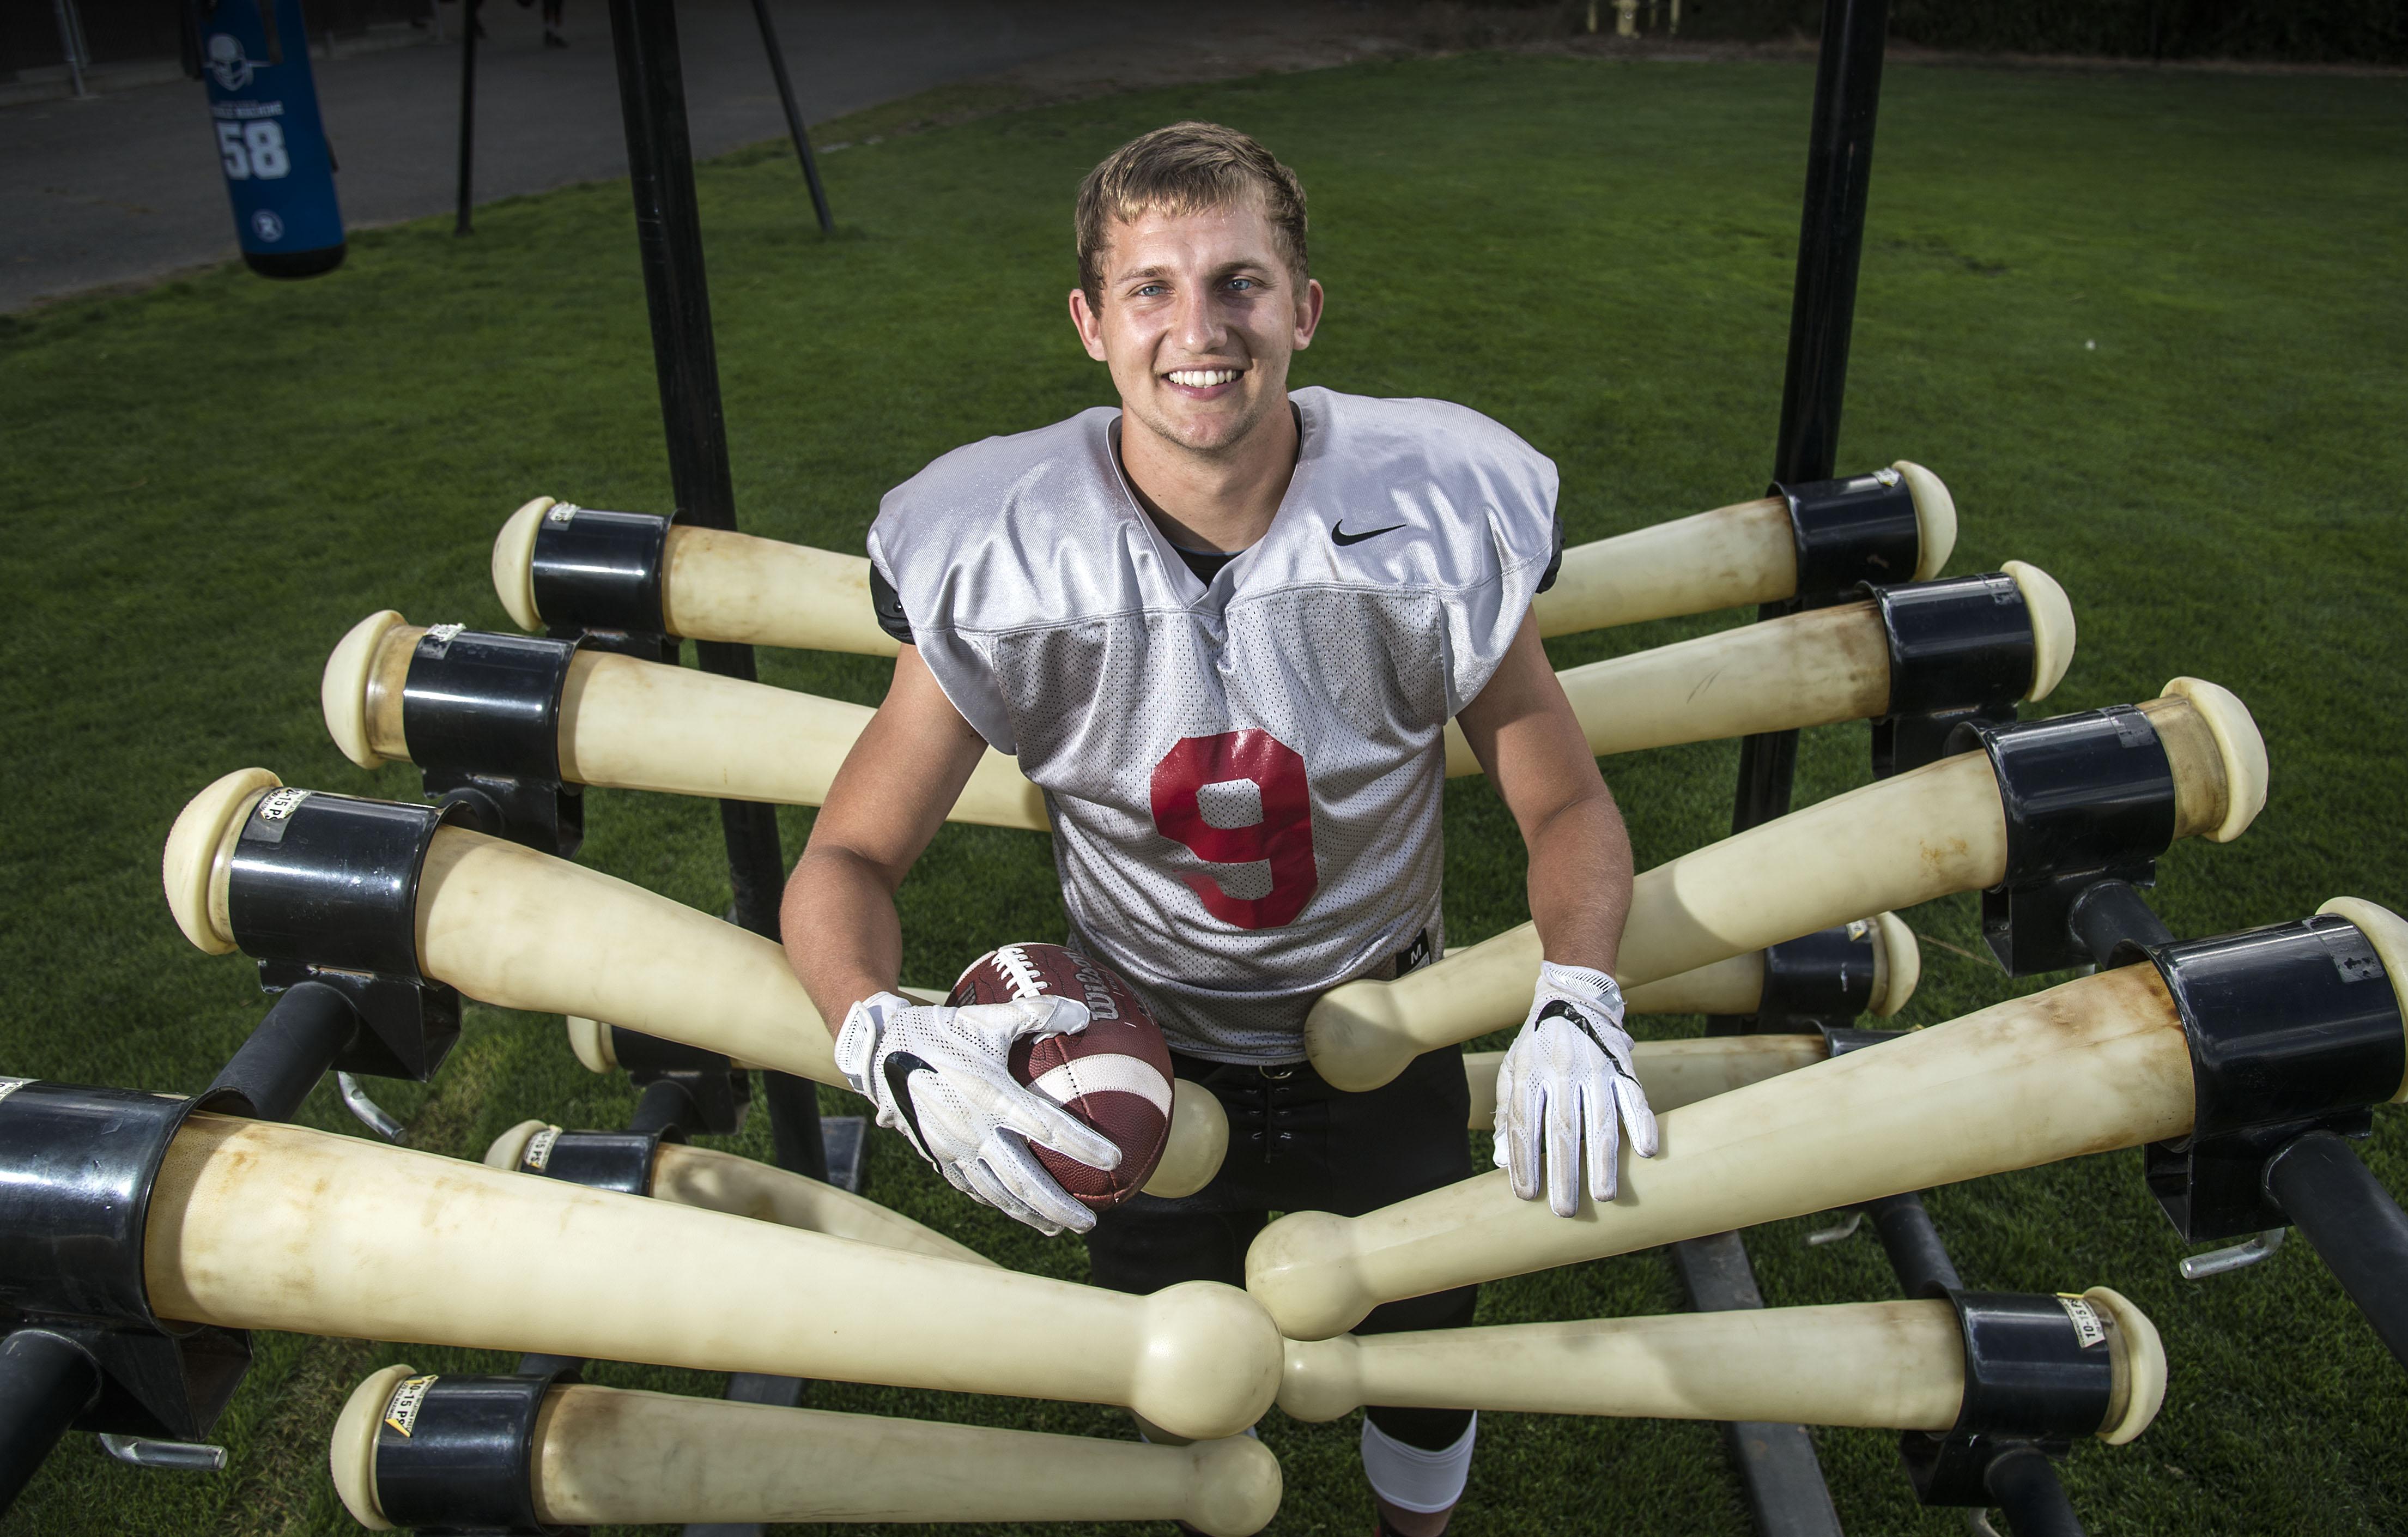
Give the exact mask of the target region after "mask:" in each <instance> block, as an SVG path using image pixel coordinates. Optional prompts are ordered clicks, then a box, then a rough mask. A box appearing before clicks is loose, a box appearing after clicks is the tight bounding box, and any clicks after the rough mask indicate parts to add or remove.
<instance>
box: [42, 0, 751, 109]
mask: <svg viewBox="0 0 2408 1537" xmlns="http://www.w3.org/2000/svg"><path fill="white" fill-rule="evenodd" d="M756 3H757V0H756ZM51 9H52V10H53V11H55V12H56V13H57V19H58V23H59V51H60V52H61V53H64V54H65V55H66V61H67V81H68V83H69V84H70V85H71V86H73V87H74V94H75V99H76V100H78V101H83V100H85V99H87V98H89V97H90V96H91V95H92V92H91V90H90V88H88V87H87V86H85V84H84V83H83V72H84V71H85V70H87V69H89V68H91V67H92V50H91V49H89V48H87V47H86V46H85V45H84V40H83V18H82V17H80V16H79V15H77V14H76V7H75V0H51Z"/></svg>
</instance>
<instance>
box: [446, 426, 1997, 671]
mask: <svg viewBox="0 0 2408 1537" xmlns="http://www.w3.org/2000/svg"><path fill="white" fill-rule="evenodd" d="M1891 468H1893V469H1895V470H1896V471H1898V473H1899V475H1901V476H1903V477H1905V479H1906V482H1907V488H1908V491H1909V492H1910V494H1911V495H1912V496H1914V514H1915V523H1916V527H1917V532H1918V534H1919V536H1920V549H1919V553H1918V557H1917V560H1916V563H1915V568H1914V581H1917V582H1928V581H1929V580H1930V579H1931V578H1933V577H1935V576H1937V575H1939V574H1940V570H1941V567H1942V566H1944V565H1945V564H1946V563H1947V560H1948V554H1949V552H1950V551H1951V550H1953V549H1954V548H1955V547H1956V543H1957V504H1956V502H1955V500H1954V499H1953V498H1952V497H1951V496H1949V494H1948V488H1947V487H1946V486H1945V485H1943V484H1942V483H1941V480H1940V477H1939V476H1937V475H1934V474H1933V473H1931V471H1929V470H1928V469H1926V468H1924V467H1922V466H1921V465H1917V464H1911V463H1909V462H1907V461H1906V460H1903V459H1901V460H1899V462H1898V463H1897V464H1895V465H1893V466H1892V467H1891ZM552 506H553V501H552V497H550V496H538V497H536V498H535V499H534V500H532V501H530V502H528V503H527V504H526V505H525V506H523V507H522V508H520V509H519V510H517V511H516V512H514V513H512V514H511V515H510V517H509V522H507V523H505V524H503V525H502V531H501V533H500V534H499V535H498V536H497V537H496V538H495V540H494V555H493V573H494V594H495V596H497V597H499V598H500V599H501V600H502V607H503V608H505V609H507V610H509V615H510V618H511V619H513V620H514V621H516V622H517V624H518V626H519V627H520V628H521V629H523V630H540V629H542V628H543V627H544V619H543V616H542V614H541V613H539V612H538V610H537V608H536V601H535V577H534V564H533V563H534V557H535V540H536V532H537V530H538V527H539V526H540V525H541V524H542V520H543V515H544V514H545V513H546V512H548V511H550V510H552ZM663 554H664V569H663V571H662V574H661V610H662V617H663V618H664V619H665V620H666V621H667V625H668V627H669V633H670V634H672V635H681V636H684V637H686V638H687V639H694V640H731V641H738V642H749V643H751V644H753V645H756V646H787V647H795V648H798V649H804V650H817V651H849V652H860V653H865V654H869V655H874V656H892V655H894V654H895V653H896V649H897V648H896V643H895V640H894V639H893V638H892V637H890V636H889V635H887V634H886V632H885V631H883V630H882V629H880V628H879V627H878V623H877V620H876V619H875V618H874V617H873V616H872V614H871V611H870V606H869V562H868V561H867V559H865V558H864V557H862V556H860V555H846V554H839V553H836V552H834V551H831V550H815V549H812V548H810V546H808V545H799V544H783V543H781V542H779V541H778V540H776V539H760V538H756V537H754V536H753V535H750V534H736V533H728V532H725V531H724V530H720V529H715V528H695V527H691V526H688V525H685V524H670V526H669V530H668V537H667V542H666V546H665V548H664V551H663ZM1900 580H1905V579H1904V578H1903V577H1901V578H1900ZM1797 590H1798V550H1797V543H1796V539H1795V537H1794V535H1793V533H1792V531H1791V529H1790V525H1789V513H1788V510H1787V508H1786V506H1785V504H1784V503H1783V502H1782V500H1781V499H1780V498H1779V497H1777V496H1761V497H1758V498H1756V500H1754V501H1747V502H1740V503H1737V504H1736V505H1734V506H1730V507H1721V508H1716V509H1714V510H1713V511H1710V512H1699V513H1696V514H1694V515H1692V516H1689V517H1685V518H1676V519H1673V520H1672V521H1670V522H1669V523H1661V524H1655V525H1653V526H1651V527H1647V528H1641V529H1637V530H1634V531H1633V532H1631V533H1627V534H1618V535H1616V536H1614V537H1613V539H1597V540H1594V541H1592V542H1590V543H1587V544H1581V545H1575V546H1573V547H1572V548H1571V549H1569V550H1567V551H1565V552H1564V560H1563V565H1562V567H1560V568H1559V569H1558V570H1557V572H1556V574H1555V585H1554V586H1553V587H1551V588H1550V589H1548V590H1547V591H1546V592H1544V593H1541V595H1540V596H1539V599H1538V601H1537V603H1536V604H1535V605H1534V608H1535V610H1536V611H1537V613H1538V616H1539V626H1540V633H1541V635H1571V634H1575V633H1577V632H1579V631H1582V630H1594V629H1603V628H1605V627H1607V626H1609V625H1636V624H1638V623H1640V622H1641V621H1642V620H1648V619H1668V618H1671V617H1673V616H1675V615H1679V614H1691V613H1707V612H1711V611H1712V610H1716V609H1730V608H1737V607H1740V606H1742V605H1743V604H1751V603H1770V602H1774V601H1777V600H1778V599H1781V598H1785V597H1790V596H1796V593H1797Z"/></svg>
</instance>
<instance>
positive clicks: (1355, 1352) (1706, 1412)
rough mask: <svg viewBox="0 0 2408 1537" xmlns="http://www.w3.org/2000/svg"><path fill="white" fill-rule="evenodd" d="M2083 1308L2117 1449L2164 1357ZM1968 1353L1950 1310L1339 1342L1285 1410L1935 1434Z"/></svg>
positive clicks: (2130, 1319) (1311, 1348) (1308, 1352)
mask: <svg viewBox="0 0 2408 1537" xmlns="http://www.w3.org/2000/svg"><path fill="white" fill-rule="evenodd" d="M2084 1296H2085V1300H2088V1301H2089V1302H2090V1303H2091V1304H2092V1306H2093V1307H2094V1309H2095V1310H2096V1313H2097V1315H2098V1317H2099V1319H2100V1323H2101V1324H2102V1325H2103V1326H2104V1328H2105V1329H2106V1330H2107V1342H2106V1343H2107V1345H2108V1348H2109V1349H2110V1350H2111V1351H2112V1352H2113V1353H2114V1354H2113V1357H2112V1360H2111V1365H2112V1368H2113V1376H2114V1389H2113V1391H2112V1392H2111V1395H2110V1401H2109V1403H2108V1407H2107V1413H2106V1415H2104V1416H2103V1417H2102V1418H2101V1419H2100V1423H2099V1424H2098V1425H2097V1426H2096V1427H2094V1429H2095V1430H2096V1431H2097V1433H2098V1435H2099V1436H2100V1438H2101V1439H2102V1440H2105V1441H2108V1442H2110V1443H2113V1444H2122V1443H2124V1442H2127V1441H2129V1440H2131V1439H2132V1438H2133V1437H2135V1436H2137V1435H2139V1434H2140V1433H2141V1432H2142V1430H2143V1429H2146V1428H2147V1427H2148V1424H2149V1421H2150V1420H2152V1419H2154V1418H2155V1417H2156V1416H2157V1407H2158V1405H2159V1403H2160V1402H2161V1401H2163V1399H2164V1396H2165V1383H2166V1362H2165V1347H2164V1346H2163V1345H2162V1344H2161V1343H2159V1342H2158V1339H2157V1329H2156V1328H2155V1326H2153V1325H2152V1324H2151V1323H2150V1322H2149V1320H2148V1318H2147V1317H2146V1315H2144V1314H2142V1312H2141V1310H2140V1309H2138V1308H2136V1307H2134V1306H2133V1305H2132V1304H2131V1303H2130V1302H2128V1301H2127V1300H2125V1299H2124V1298H2123V1297H2122V1296H2120V1295H2118V1294H2117V1293H2115V1292H2113V1291H2110V1290H2108V1289H2106V1288H2105V1287H2103V1286H2102V1287H2098V1288H2095V1289H2093V1290H2091V1291H2089V1292H2086V1293H2085V1294H2084ZM1964 1352H1965V1342H1964V1337H1963V1334H1962V1332H1961V1331H1960V1330H1959V1329H1958V1327H1957V1310H1956V1309H1955V1308H1953V1307H1951V1306H1950V1305H1949V1304H1948V1303H1947V1302H1945V1301H1942V1300H1938V1299H1919V1300H1913V1301H1899V1302H1842V1303H1839V1304H1836V1305H1831V1306H1825V1307H1802V1308H1766V1309H1762V1310H1759V1311H1746V1312H1736V1313H1684V1314H1671V1315H1670V1316H1665V1317H1641V1318H1587V1319H1582V1320H1579V1321H1577V1322H1573V1323H1560V1324H1501V1325H1493V1326H1490V1327H1488V1328H1485V1329H1433V1330H1429V1331H1427V1332H1425V1333H1412V1334H1371V1335H1363V1336H1359V1337H1358V1336H1356V1335H1353V1334H1340V1335H1339V1336H1338V1337H1337V1338H1335V1339H1330V1340H1316V1341H1302V1340H1290V1341H1289V1342H1288V1343H1287V1374H1286V1376H1285V1378H1284V1379H1283V1382H1282V1383H1281V1386H1280V1400H1279V1401H1280V1407H1281V1408H1282V1409H1284V1410H1285V1411H1287V1413H1288V1414H1290V1415H1294V1416H1295V1417H1297V1419H1304V1420H1326V1419H1336V1418H1337V1417H1338V1416H1339V1415H1344V1414H1348V1413H1351V1412H1352V1411H1354V1410H1355V1409H1356V1408H1358V1407H1360V1406H1361V1405H1363V1404H1365V1403H1383V1404H1393V1405H1395V1406H1397V1407H1398V1408H1400V1409H1488V1410H1513V1411H1518V1412H1522V1413H1527V1414H1544V1415H1618V1416H1622V1417H1626V1418H1651V1419H1719V1420H1733V1421H1752V1420H1762V1421H1769V1422H1771V1423H1773V1424H1779V1425H1856V1426H1863V1427H1867V1428H1870V1429H1885V1430H1933V1431H1938V1430H1946V1429H1950V1428H1951V1427H1953V1426H1954V1425H1955V1424H1956V1423H1957V1417H1958V1411H1959V1410H1960V1409H1961V1408H1962V1407H1963V1403H1964V1397H1965V1355H1964Z"/></svg>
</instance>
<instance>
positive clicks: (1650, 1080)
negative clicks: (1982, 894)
mask: <svg viewBox="0 0 2408 1537" xmlns="http://www.w3.org/2000/svg"><path fill="white" fill-rule="evenodd" d="M1829 1055H1830V1054H1829V1053H1828V1051H1826V1050H1825V1049H1824V1046H1823V1038H1822V1037H1821V1036H1819V1035H1716V1036H1705V1037H1701V1038H1699V1039H1698V1040H1694V1041H1640V1042H1639V1043H1638V1044H1637V1045H1636V1047H1634V1048H1633V1050H1632V1052H1631V1059H1632V1061H1633V1063H1634V1064H1635V1065H1636V1066H1637V1067H1638V1069H1639V1085H1640V1087H1641V1088H1643V1089H1645V1090H1646V1091H1647V1103H1648V1106H1649V1108H1651V1109H1653V1110H1654V1111H1655V1112H1656V1113H1657V1114H1659V1115H1660V1114H1662V1113H1664V1112H1666V1111H1668V1110H1676V1109H1678V1108H1679V1107H1681V1106H1683V1105H1691V1104H1695V1103H1697V1102H1698V1101H1699V1100H1700V1099H1713V1097H1714V1096H1715V1095H1717V1094H1728V1093H1729V1092H1730V1091H1731V1090H1733V1089H1736V1088H1745V1087H1746V1086H1747V1085H1750V1084H1760V1083H1762V1082H1764V1080H1766V1079H1768V1078H1778V1077H1779V1076H1781V1075H1782V1074H1783V1073H1785V1072H1796V1071H1797V1070H1799V1068H1811V1067H1813V1065H1814V1064H1815V1063H1817V1062H1820V1061H1822V1060H1824V1059H1825V1058H1826V1057H1827V1056H1829ZM1504 1061H1505V1054H1504V1053H1503V1052H1466V1053H1464V1054H1463V1075H1464V1077H1465V1078H1467V1079H1469V1081H1470V1084H1471V1118H1470V1120H1469V1122H1468V1123H1467V1125H1468V1126H1469V1128H1470V1129H1471V1130H1473V1131H1486V1130H1488V1129H1489V1128H1492V1127H1494V1126H1495V1125H1496V1124H1497V1070H1498V1068H1499V1067H1500V1066H1502V1065H1503V1063H1504ZM1381 1402H1382V1403H1385V1402H1387V1400H1385V1399H1382V1400H1381ZM1756 1417H1761V1416H1756Z"/></svg>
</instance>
